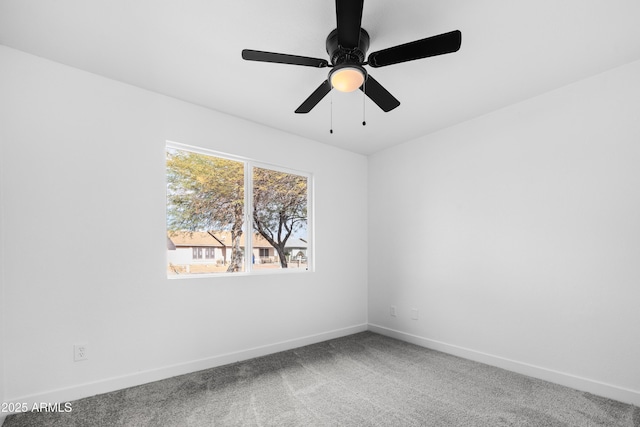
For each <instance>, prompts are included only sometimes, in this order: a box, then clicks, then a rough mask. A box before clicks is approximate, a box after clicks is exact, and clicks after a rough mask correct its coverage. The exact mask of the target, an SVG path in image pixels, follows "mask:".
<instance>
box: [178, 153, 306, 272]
mask: <svg viewBox="0 0 640 427" xmlns="http://www.w3.org/2000/svg"><path fill="white" fill-rule="evenodd" d="M166 167H167V237H168V239H169V241H170V242H168V244H167V261H168V265H167V267H168V274H169V276H176V275H185V274H188V275H194V274H200V275H202V274H207V275H210V274H220V273H251V272H254V271H256V272H257V271H265V272H266V271H267V270H268V271H274V270H275V271H280V272H285V271H296V270H297V271H307V270H310V268H309V267H310V265H311V257H310V255H311V245H310V239H309V236H310V235H311V233H310V227H311V221H310V212H311V209H310V202H311V197H310V189H311V184H310V181H311V176H310V175H309V174H307V173H303V172H296V171H292V170H287V169H283V168H279V167H274V166H268V165H265V164H260V163H258V162H254V161H251V160H247V159H239V158H237V157H232V156H228V155H223V154H220V153H214V152H210V151H208V150H204V149H198V148H194V147H188V146H184V145H181V144H176V143H167V151H166ZM196 246H197V247H196ZM203 249H204V251H203ZM203 252H204V259H205V261H202V258H203ZM196 260H197V261H198V262H197V263H195V261H196Z"/></svg>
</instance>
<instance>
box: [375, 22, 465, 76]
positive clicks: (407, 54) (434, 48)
mask: <svg viewBox="0 0 640 427" xmlns="http://www.w3.org/2000/svg"><path fill="white" fill-rule="evenodd" d="M461 44H462V33H461V32H460V31H458V30H455V31H451V32H450V33H444V34H440V35H437V36H433V37H428V38H426V39H422V40H416V41H414V42H410V43H405V44H402V45H399V46H394V47H390V48H388V49H383V50H379V51H377V52H373V53H372V54H371V55H369V59H368V62H369V65H370V66H372V67H374V68H377V67H385V66H387V65H391V64H398V63H400V62H406V61H413V60H414V59H422V58H427V57H430V56H436V55H443V54H445V53H452V52H456V51H457V50H458V49H460V45H461Z"/></svg>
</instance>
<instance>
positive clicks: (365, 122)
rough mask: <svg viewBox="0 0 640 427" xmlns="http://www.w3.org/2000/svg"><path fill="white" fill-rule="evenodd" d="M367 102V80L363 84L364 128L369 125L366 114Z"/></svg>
mask: <svg viewBox="0 0 640 427" xmlns="http://www.w3.org/2000/svg"><path fill="white" fill-rule="evenodd" d="M366 100H367V80H366V79H365V81H364V82H363V83H362V126H366V125H367V121H366V117H365V112H366V105H367V103H366Z"/></svg>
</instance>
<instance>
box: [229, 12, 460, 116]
mask: <svg viewBox="0 0 640 427" xmlns="http://www.w3.org/2000/svg"><path fill="white" fill-rule="evenodd" d="M363 3H364V0H336V18H337V28H336V29H335V30H333V31H331V32H330V33H329V36H328V37H327V41H326V46H327V53H328V54H329V57H330V61H327V60H325V59H319V58H310V57H307V56H297V55H287V54H283V53H274V52H263V51H259V50H251V49H244V50H243V51H242V58H243V59H246V60H248V61H260V62H275V63H280V64H291V65H304V66H308V67H318V68H325V67H330V68H331V71H329V76H328V78H327V79H326V80H325V81H324V82H322V83H321V84H320V86H318V88H317V89H316V90H315V91H314V92H313V93H312V94H311V95H310V96H309V97H308V98H307V99H306V100H305V101H304V102H303V103H302V104H301V105H300V106H299V107H298V109H297V110H296V113H308V112H309V111H311V110H312V109H313V107H315V106H316V104H318V102H320V101H321V100H322V98H324V97H325V95H327V94H328V93H329V92H330V91H331V89H332V88H335V89H336V90H339V91H341V92H352V91H354V90H356V89H360V90H362V91H363V92H364V93H365V94H366V95H367V96H368V97H369V98H370V99H371V100H372V101H373V102H375V103H376V104H377V105H378V106H379V107H380V108H381V109H382V110H383V111H385V112H388V111H391V110H393V109H394V108H396V107H397V106H398V105H400V101H398V100H397V99H396V98H395V97H394V96H393V95H391V94H390V93H389V92H388V91H387V90H386V89H385V88H384V87H383V86H382V85H381V84H380V83H378V82H377V80H375V79H374V78H373V77H372V76H371V75H370V74H368V73H367V71H366V70H365V69H364V66H365V65H369V66H370V67H373V68H378V67H386V66H387V65H392V64H398V63H400V62H406V61H413V60H416V59H422V58H427V57H430V56H436V55H443V54H445V53H452V52H456V51H458V50H459V49H460V45H461V43H462V33H461V32H460V31H458V30H455V31H451V32H449V33H444V34H440V35H437V36H433V37H428V38H425V39H421V40H416V41H413V42H410V43H405V44H402V45H398V46H394V47H390V48H387V49H383V50H379V51H377V52H373V53H370V54H369V57H368V58H367V61H365V55H366V53H367V49H369V33H367V32H366V31H365V29H364V28H362V27H361V23H362V8H363Z"/></svg>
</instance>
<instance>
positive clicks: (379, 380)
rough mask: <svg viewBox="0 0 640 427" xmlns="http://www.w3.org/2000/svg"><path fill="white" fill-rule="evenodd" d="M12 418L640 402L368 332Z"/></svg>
mask: <svg viewBox="0 0 640 427" xmlns="http://www.w3.org/2000/svg"><path fill="white" fill-rule="evenodd" d="M71 405H72V408H73V410H72V412H69V413H24V414H17V415H13V416H10V417H8V418H7V419H6V421H5V425H4V427H16V426H25V427H26V426H82V427H84V426H394V427H396V426H438V427H440V426H491V427H497V426H535V427H543V426H579V427H587V426H607V427H609V426H633V427H640V408H638V407H634V406H632V405H626V404H623V403H620V402H616V401H613V400H609V399H605V398H601V397H597V396H594V395H591V394H589V393H584V392H580V391H577V390H573V389H569V388H566V387H562V386H559V385H555V384H551V383H548V382H545V381H541V380H537V379H534V378H530V377H526V376H523V375H519V374H515V373H512V372H508V371H505V370H502V369H498V368H494V367H491V366H487V365H483V364H480V363H477V362H472V361H469V360H465V359H461V358H458V357H455V356H450V355H447V354H444V353H440V352H437V351H433V350H428V349H425V348H422V347H418V346H415V345H412V344H408V343H405V342H402V341H398V340H394V339H392V338H387V337H384V336H381V335H377V334H374V333H371V332H363V333H360V334H356V335H351V336H348V337H344V338H339V339H335V340H331V341H327V342H323V343H319V344H314V345H310V346H307V347H302V348H298V349H295V350H290V351H285V352H282V353H277V354H273V355H270V356H265V357H260V358H257V359H253V360H249V361H245V362H239V363H234V364H231V365H227V366H221V367H218V368H213V369H208V370H205V371H200V372H195V373H192V374H188V375H182V376H179V377H174V378H170V379H167V380H163V381H158V382H154V383H150V384H146V385H142V386H138V387H133V388H129V389H125V390H120V391H116V392H112V393H107V394H103V395H99V396H94V397H90V398H86V399H81V400H77V401H74V402H71Z"/></svg>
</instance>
